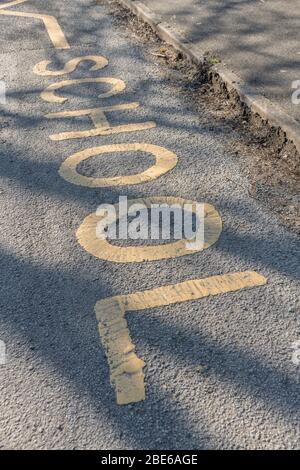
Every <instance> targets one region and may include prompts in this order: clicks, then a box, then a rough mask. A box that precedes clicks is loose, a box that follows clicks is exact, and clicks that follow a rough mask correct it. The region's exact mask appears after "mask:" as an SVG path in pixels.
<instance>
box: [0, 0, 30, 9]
mask: <svg viewBox="0 0 300 470" xmlns="http://www.w3.org/2000/svg"><path fill="white" fill-rule="evenodd" d="M25 2H28V0H12V1H11V2H8V3H2V5H0V10H2V8H8V7H13V6H14V5H19V4H20V3H25Z"/></svg>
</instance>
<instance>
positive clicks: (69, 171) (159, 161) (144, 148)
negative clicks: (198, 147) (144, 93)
mask: <svg viewBox="0 0 300 470" xmlns="http://www.w3.org/2000/svg"><path fill="white" fill-rule="evenodd" d="M109 152H146V153H151V154H152V155H154V157H155V164H154V165H153V166H151V167H150V168H148V169H147V170H145V171H143V172H142V173H138V174H135V175H128V176H114V177H110V178H93V177H89V176H84V175H81V174H79V173H78V172H77V171H76V168H77V166H78V165H79V163H81V162H83V161H84V160H87V159H88V158H91V157H94V156H96V155H102V154H105V153H109ZM177 160H178V158H177V156H176V155H175V153H173V152H170V151H169V150H167V149H165V148H163V147H158V146H157V145H151V144H139V143H134V144H113V145H102V146H101V147H92V148H89V149H86V150H83V151H81V152H77V153H74V154H73V155H71V156H70V157H68V158H67V159H66V160H65V161H64V162H63V163H62V165H61V166H60V169H59V174H60V176H61V177H62V178H64V179H65V180H66V181H68V182H70V183H73V184H76V185H78V186H87V187H89V188H103V187H107V186H124V185H132V184H140V183H145V182H147V181H151V180H153V179H156V178H158V177H159V176H161V175H163V174H164V173H167V172H168V171H170V170H172V169H173V168H174V167H175V166H176V165H177Z"/></svg>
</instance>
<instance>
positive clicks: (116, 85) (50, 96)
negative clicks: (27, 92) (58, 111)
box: [41, 77, 126, 103]
mask: <svg viewBox="0 0 300 470" xmlns="http://www.w3.org/2000/svg"><path fill="white" fill-rule="evenodd" d="M81 83H108V84H110V85H112V88H111V90H110V91H108V92H107V93H101V94H100V95H98V97H99V98H109V97H110V96H114V95H117V94H118V93H121V92H122V91H123V90H125V88H126V85H125V83H124V82H123V80H120V79H119V78H112V77H98V78H79V79H74V80H63V81H61V82H57V83H52V84H51V85H49V86H48V87H47V88H46V89H45V90H44V91H43V92H42V93H41V98H42V99H43V100H44V101H48V102H49V103H65V102H66V101H68V98H63V97H60V96H56V95H55V92H56V91H57V90H60V89H61V88H64V87H67V86H72V85H80V84H81Z"/></svg>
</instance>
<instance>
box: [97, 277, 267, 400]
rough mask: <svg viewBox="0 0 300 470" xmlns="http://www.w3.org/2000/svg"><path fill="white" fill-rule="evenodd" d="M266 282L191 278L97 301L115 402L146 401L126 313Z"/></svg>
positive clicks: (102, 339)
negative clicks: (114, 391)
mask: <svg viewBox="0 0 300 470" xmlns="http://www.w3.org/2000/svg"><path fill="white" fill-rule="evenodd" d="M266 283H267V279H266V278H265V277H264V276H261V275H260V274H258V273H256V272H252V271H247V272H238V273H230V274H224V275H220V276H212V277H208V278H206V279H193V280H189V281H185V282H181V283H179V284H174V285H169V286H164V287H158V288H155V289H152V290H148V291H144V292H136V293H134V294H129V295H119V296H116V297H111V298H108V299H103V300H100V301H99V302H97V304H96V306H95V312H96V317H97V320H98V322H99V333H100V337H101V341H102V344H103V346H104V348H105V352H106V355H107V358H108V363H109V368H110V381H111V384H112V385H113V386H114V387H115V390H116V398H117V403H118V404H119V405H126V404H128V403H135V402H139V401H142V400H144V399H145V385H144V373H143V368H144V366H145V363H144V361H142V360H141V359H139V358H138V357H137V355H136V354H135V345H134V344H133V343H132V340H131V338H130V334H129V330H128V325H127V321H126V319H125V314H126V312H128V311H137V310H145V309H149V308H155V307H161V306H165V305H171V304H175V303H178V302H186V301H189V300H198V299H202V298H204V297H208V296H210V295H219V294H225V293H228V292H235V291H239V290H241V289H246V288H250V287H257V286H262V285H265V284H266Z"/></svg>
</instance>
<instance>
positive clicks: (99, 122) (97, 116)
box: [45, 103, 156, 141]
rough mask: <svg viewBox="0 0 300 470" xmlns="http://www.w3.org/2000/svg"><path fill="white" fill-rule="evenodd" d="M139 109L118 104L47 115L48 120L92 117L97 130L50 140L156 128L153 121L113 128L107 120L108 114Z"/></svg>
mask: <svg viewBox="0 0 300 470" xmlns="http://www.w3.org/2000/svg"><path fill="white" fill-rule="evenodd" d="M138 107H139V103H124V104H117V105H114V106H103V107H98V108H90V109H79V110H76V111H62V112H59V113H49V114H46V116H45V117H46V118H48V119H63V118H74V117H79V116H90V118H91V120H92V121H93V124H94V126H95V129H87V130H84V131H69V132H60V133H59V134H52V135H50V139H51V140H55V141H61V140H66V139H80V138H83V137H94V136H98V135H111V134H119V133H121V132H136V131H143V130H145V129H153V128H154V127H156V124H155V122H152V121H148V122H142V123H134V124H123V125H118V126H111V125H110V123H109V122H108V120H107V117H106V116H105V113H106V112H115V111H126V110H131V109H136V108H138Z"/></svg>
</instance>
